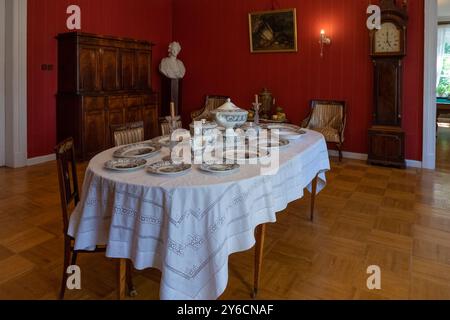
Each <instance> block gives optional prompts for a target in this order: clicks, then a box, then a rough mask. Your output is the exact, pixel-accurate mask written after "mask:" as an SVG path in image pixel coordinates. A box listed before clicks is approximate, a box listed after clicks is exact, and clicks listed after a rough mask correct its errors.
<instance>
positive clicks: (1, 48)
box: [0, 0, 6, 167]
mask: <svg viewBox="0 0 450 320" xmlns="http://www.w3.org/2000/svg"><path fill="white" fill-rule="evenodd" d="M5 11H6V7H5V0H0V167H3V166H4V165H5V42H6V40H5V20H6V19H5Z"/></svg>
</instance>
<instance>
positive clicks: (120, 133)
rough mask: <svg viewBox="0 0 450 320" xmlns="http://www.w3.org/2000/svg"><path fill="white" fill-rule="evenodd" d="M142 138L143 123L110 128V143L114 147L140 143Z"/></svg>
mask: <svg viewBox="0 0 450 320" xmlns="http://www.w3.org/2000/svg"><path fill="white" fill-rule="evenodd" d="M144 137H145V135H144V122H143V121H139V122H131V123H126V124H120V125H112V126H111V141H112V143H113V144H114V145H115V146H116V147H119V146H123V145H127V144H132V143H138V142H142V141H144Z"/></svg>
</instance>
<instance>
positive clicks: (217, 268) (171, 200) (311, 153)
mask: <svg viewBox="0 0 450 320" xmlns="http://www.w3.org/2000/svg"><path fill="white" fill-rule="evenodd" d="M113 152H114V149H113V150H108V151H105V152H103V153H101V154H99V155H98V156H96V157H95V158H94V159H92V161H91V162H90V164H89V167H88V169H87V172H86V177H85V181H84V186H83V193H82V200H81V202H80V204H79V205H78V207H77V208H76V209H75V211H74V214H73V215H72V217H71V219H70V227H69V235H71V236H72V237H74V238H75V249H76V250H91V249H93V248H94V247H95V246H96V245H107V253H106V255H107V256H108V257H110V258H126V259H131V260H132V261H133V263H134V266H135V268H136V269H139V270H142V269H146V268H150V267H154V268H158V269H159V270H161V271H162V279H161V287H160V297H161V299H176V300H179V299H216V298H218V297H219V296H220V295H221V294H222V293H223V292H224V290H225V288H226V286H227V282H228V256H229V255H231V254H233V253H235V252H240V251H245V250H249V249H251V248H252V247H253V246H254V244H255V237H254V231H255V228H256V227H257V226H258V225H260V224H263V223H268V222H275V221H276V213H277V212H280V211H283V210H284V209H285V208H286V207H287V205H288V204H289V203H290V202H292V201H294V200H297V199H299V198H301V197H303V192H304V189H305V188H307V187H310V186H311V182H312V180H313V179H314V177H315V176H316V175H317V174H319V183H318V189H317V190H318V192H320V190H322V188H323V187H324V186H325V183H326V179H325V172H326V171H327V170H329V169H330V163H329V157H328V152H327V146H326V143H325V140H324V138H323V136H322V135H320V134H318V133H316V132H313V131H308V134H307V135H305V136H304V137H303V138H302V139H301V140H299V141H297V142H292V143H291V146H290V147H289V148H287V149H285V150H282V151H281V152H280V170H279V171H278V173H277V174H276V175H273V176H262V175H261V174H260V168H259V166H257V165H252V166H250V165H247V166H242V167H241V169H240V171H239V172H238V173H236V174H234V175H230V176H216V175H210V174H205V173H203V172H201V171H199V170H198V168H196V167H195V166H194V168H193V170H192V171H191V172H190V173H189V174H187V175H184V176H179V177H172V178H170V177H169V178H167V177H160V176H153V175H150V174H148V173H146V172H145V171H144V170H140V171H136V172H130V173H115V172H111V171H106V170H105V169H104V168H103V165H104V163H105V162H106V161H107V160H110V159H111V158H112V154H113ZM157 160H158V159H157V158H155V159H150V162H153V161H157Z"/></svg>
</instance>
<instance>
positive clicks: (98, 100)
mask: <svg viewBox="0 0 450 320" xmlns="http://www.w3.org/2000/svg"><path fill="white" fill-rule="evenodd" d="M83 105H84V109H85V110H86V111H93V110H104V109H105V98H104V97H84V98H83Z"/></svg>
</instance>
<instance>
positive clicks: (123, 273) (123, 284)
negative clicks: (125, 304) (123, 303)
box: [117, 259, 127, 300]
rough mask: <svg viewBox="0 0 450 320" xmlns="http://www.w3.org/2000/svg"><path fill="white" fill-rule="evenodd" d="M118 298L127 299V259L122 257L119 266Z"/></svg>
mask: <svg viewBox="0 0 450 320" xmlns="http://www.w3.org/2000/svg"><path fill="white" fill-rule="evenodd" d="M118 271H119V272H118V279H117V280H118V297H117V298H118V299H119V300H125V295H126V290H127V260H126V259H120V260H119V266H118Z"/></svg>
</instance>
